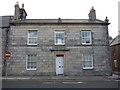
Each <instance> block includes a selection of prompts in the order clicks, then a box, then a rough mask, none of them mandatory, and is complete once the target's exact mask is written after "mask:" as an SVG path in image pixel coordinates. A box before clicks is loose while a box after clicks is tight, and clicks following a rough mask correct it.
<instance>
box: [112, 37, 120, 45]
mask: <svg viewBox="0 0 120 90" xmlns="http://www.w3.org/2000/svg"><path fill="white" fill-rule="evenodd" d="M117 44H120V35H118V36H116V38H114V39H113V40H112V41H111V43H110V46H113V45H117Z"/></svg>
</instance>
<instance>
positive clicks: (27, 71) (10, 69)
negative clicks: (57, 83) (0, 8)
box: [3, 4, 112, 75]
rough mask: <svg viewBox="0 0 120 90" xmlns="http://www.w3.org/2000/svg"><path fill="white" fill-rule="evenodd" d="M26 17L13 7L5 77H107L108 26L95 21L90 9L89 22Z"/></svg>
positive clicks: (85, 20)
mask: <svg viewBox="0 0 120 90" xmlns="http://www.w3.org/2000/svg"><path fill="white" fill-rule="evenodd" d="M26 16H27V13H26V11H25V9H24V5H22V8H20V7H19V4H16V5H15V15H14V17H13V19H11V20H10V28H9V33H7V36H8V43H7V46H8V47H7V51H9V52H11V58H10V59H9V60H7V70H6V72H7V75H61V74H62V75H111V73H112V71H111V59H110V53H109V37H108V36H109V35H108V25H109V24H110V23H109V22H108V21H109V20H108V19H107V17H106V19H105V21H102V20H98V19H96V12H95V9H94V8H93V7H92V9H91V10H90V13H89V15H88V16H89V19H61V18H58V19H26ZM4 59H5V58H4ZM4 59H3V62H4Z"/></svg>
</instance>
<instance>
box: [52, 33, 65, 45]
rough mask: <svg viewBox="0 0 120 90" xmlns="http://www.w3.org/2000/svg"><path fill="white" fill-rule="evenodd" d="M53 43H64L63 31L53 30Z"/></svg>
mask: <svg viewBox="0 0 120 90" xmlns="http://www.w3.org/2000/svg"><path fill="white" fill-rule="evenodd" d="M54 35H55V45H64V44H65V32H64V31H55V32H54Z"/></svg>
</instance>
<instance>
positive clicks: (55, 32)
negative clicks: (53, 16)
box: [54, 31, 65, 45]
mask: <svg viewBox="0 0 120 90" xmlns="http://www.w3.org/2000/svg"><path fill="white" fill-rule="evenodd" d="M57 33H63V34H64V37H63V43H56V40H57V39H56V34H57ZM54 44H55V45H65V31H54Z"/></svg>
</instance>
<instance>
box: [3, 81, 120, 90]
mask: <svg viewBox="0 0 120 90" xmlns="http://www.w3.org/2000/svg"><path fill="white" fill-rule="evenodd" d="M119 87H120V81H118V80H114V81H113V80H105V81H84V82H81V81H77V82H74V81H72V82H67V81H64V82H58V81H57V82H56V81H52V82H49V81H45V82H41V81H27V80H3V81H2V88H119Z"/></svg>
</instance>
